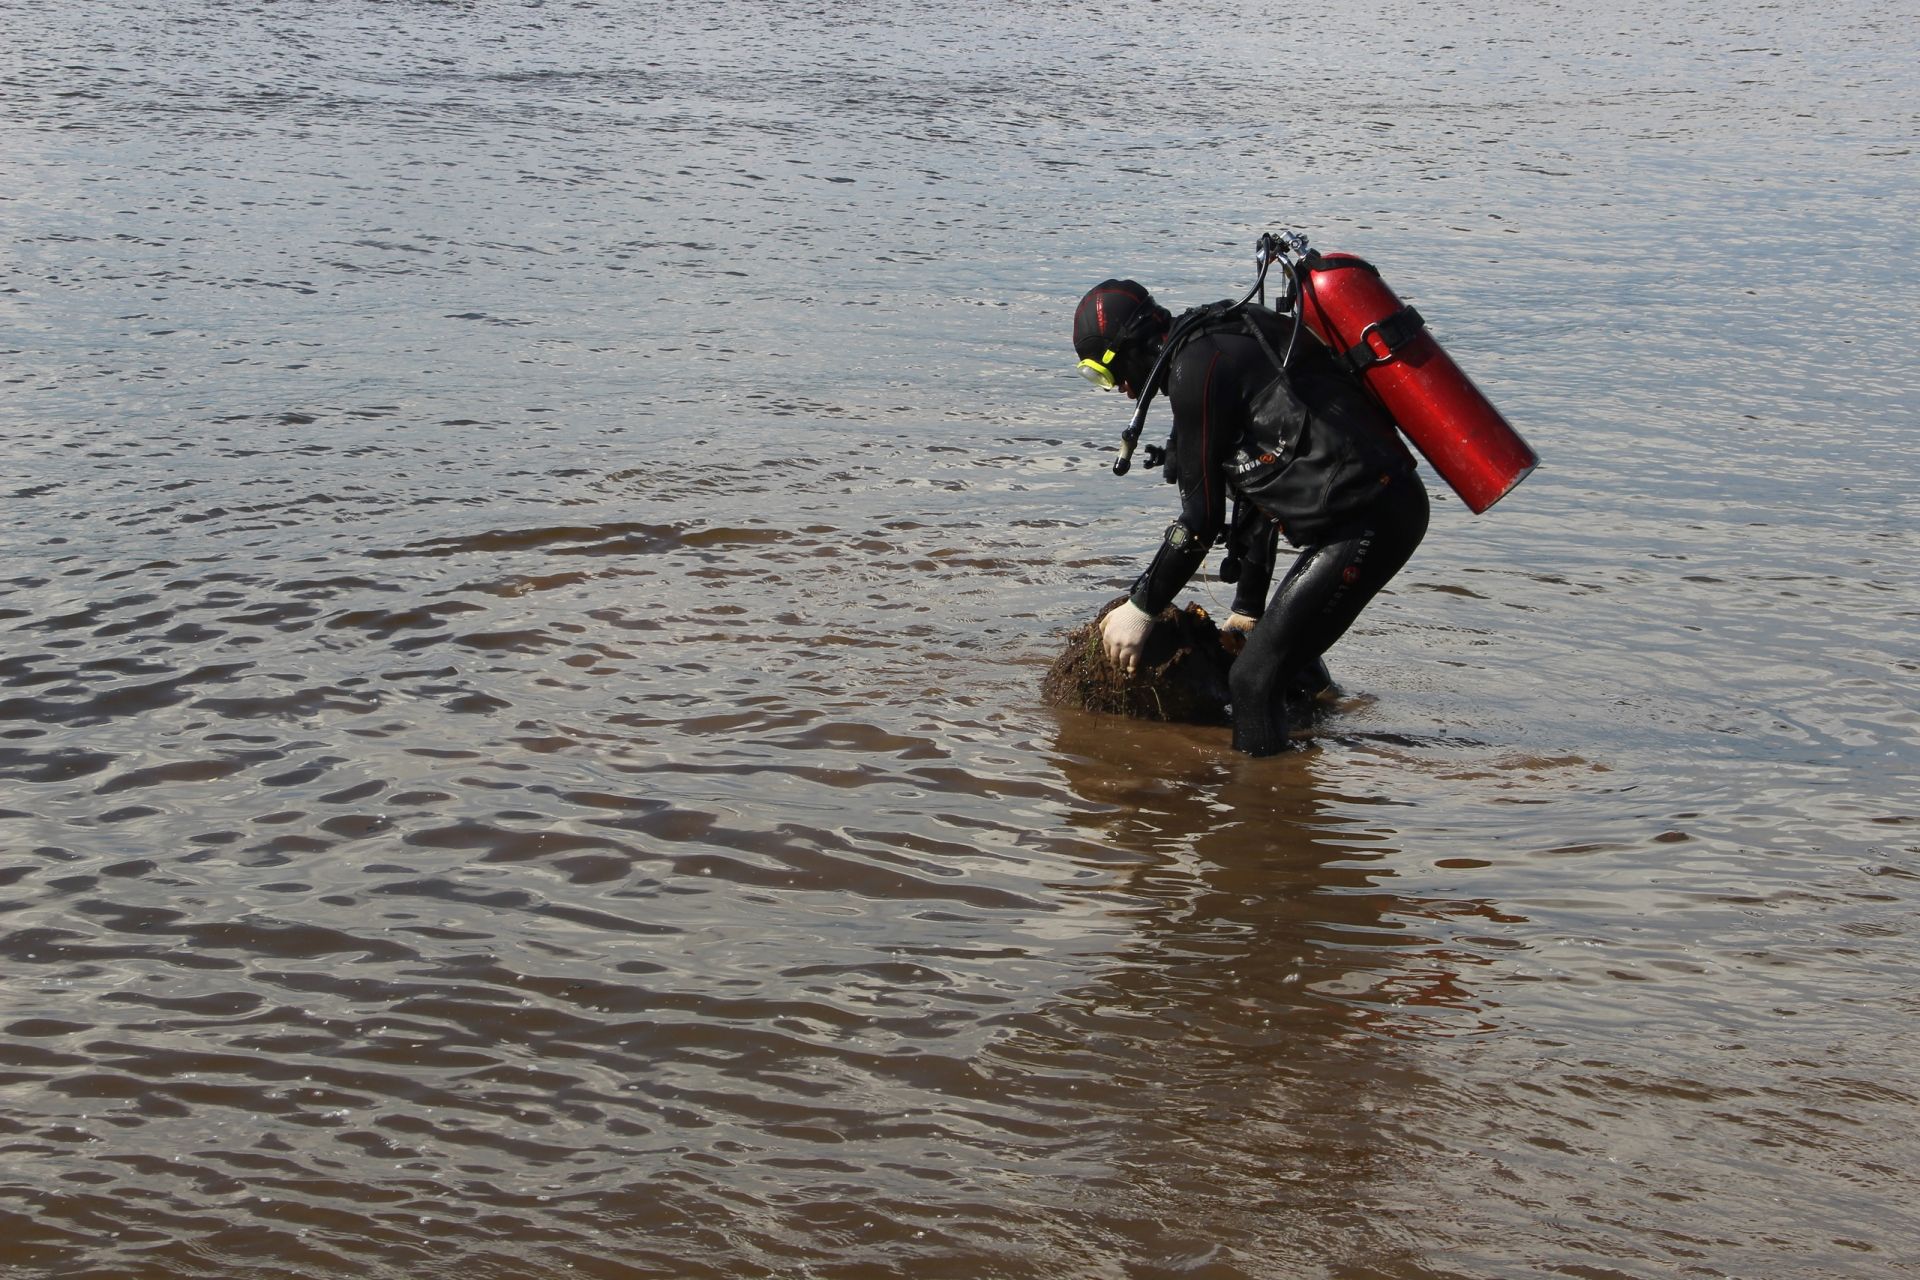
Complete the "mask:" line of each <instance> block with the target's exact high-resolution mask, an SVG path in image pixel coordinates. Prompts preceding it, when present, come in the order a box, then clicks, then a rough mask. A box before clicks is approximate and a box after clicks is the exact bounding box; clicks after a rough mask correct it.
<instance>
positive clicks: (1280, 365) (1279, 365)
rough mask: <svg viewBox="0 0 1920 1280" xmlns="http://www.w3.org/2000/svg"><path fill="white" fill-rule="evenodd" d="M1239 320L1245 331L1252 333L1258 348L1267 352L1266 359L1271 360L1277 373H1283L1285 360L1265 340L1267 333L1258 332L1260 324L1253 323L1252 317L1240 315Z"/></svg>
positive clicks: (1285, 369) (1285, 364) (1285, 366)
mask: <svg viewBox="0 0 1920 1280" xmlns="http://www.w3.org/2000/svg"><path fill="white" fill-rule="evenodd" d="M1241 320H1242V322H1243V323H1244V324H1245V325H1246V326H1247V332H1248V333H1250V334H1252V335H1253V340H1254V341H1255V342H1257V343H1259V344H1260V349H1261V350H1262V351H1264V352H1266V353H1267V359H1269V360H1271V361H1273V367H1274V370H1275V371H1276V372H1278V373H1285V372H1286V371H1287V362H1286V361H1284V360H1282V359H1281V358H1280V353H1279V352H1278V351H1275V350H1274V349H1273V344H1272V343H1271V342H1268V341H1267V335H1266V334H1264V333H1262V332H1260V326H1259V325H1257V324H1255V323H1254V321H1253V317H1252V316H1242V317H1241Z"/></svg>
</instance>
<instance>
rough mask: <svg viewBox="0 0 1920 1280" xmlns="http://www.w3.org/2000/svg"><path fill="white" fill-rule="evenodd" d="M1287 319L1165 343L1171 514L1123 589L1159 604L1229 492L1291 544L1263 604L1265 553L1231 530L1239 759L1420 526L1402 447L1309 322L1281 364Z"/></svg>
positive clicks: (1276, 728)
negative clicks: (1176, 344) (1235, 554)
mask: <svg viewBox="0 0 1920 1280" xmlns="http://www.w3.org/2000/svg"><path fill="white" fill-rule="evenodd" d="M1254 326H1257V332H1256V330H1255V328H1254ZM1291 327H1292V322H1291V320H1290V319H1288V318H1286V317H1282V316H1276V315H1275V314H1274V313H1273V312H1271V311H1267V310H1264V309H1260V308H1253V307H1248V308H1245V309H1243V310H1241V311H1239V312H1237V313H1234V314H1233V315H1231V316H1228V317H1227V318H1225V319H1223V320H1218V321H1214V322H1211V323H1209V324H1207V325H1206V326H1204V327H1203V328H1202V329H1201V331H1200V333H1199V336H1197V337H1193V338H1190V339H1188V340H1186V341H1185V342H1184V343H1183V344H1182V346H1181V347H1180V349H1179V350H1178V351H1177V352H1175V353H1174V356H1173V359H1172V361H1171V371H1170V373H1169V374H1168V382H1167V395H1168V399H1169V401H1170V402H1171V404H1172V406H1173V422H1174V430H1173V448H1172V451H1171V454H1170V456H1169V463H1170V466H1171V468H1172V469H1173V474H1174V477H1175V478H1176V479H1177V481H1178V483H1179V486H1180V518H1179V520H1178V521H1177V522H1175V523H1174V524H1173V525H1171V526H1169V527H1168V529H1167V536H1166V540H1165V542H1164V543H1163V544H1162V545H1161V547H1160V551H1159V553H1158V554H1157V555H1155V556H1154V559H1153V563H1152V564H1151V565H1149V566H1148V568H1147V571H1146V572H1145V573H1143V574H1141V575H1140V577H1139V579H1138V580H1137V581H1136V582H1135V583H1134V586H1133V592H1132V598H1133V602H1134V604H1136V605H1138V606H1139V607H1140V608H1142V609H1144V610H1146V611H1147V612H1148V613H1150V614H1158V613H1159V612H1160V610H1161V609H1163V608H1165V607H1166V606H1167V605H1168V604H1169V603H1171V602H1172V600H1173V597H1174V596H1175V595H1176V594H1177V593H1178V592H1179V590H1180V589H1181V588H1182V587H1184V586H1185V585H1186V584H1187V580H1188V579H1189V578H1191V577H1192V576H1193V574H1194V571H1195V570H1196V569H1198V568H1199V567H1200V564H1201V562H1202V561H1203V560H1204V559H1205V558H1206V555H1207V550H1208V548H1209V547H1211V546H1212V545H1213V541H1214V538H1215V535H1216V534H1217V533H1218V532H1219V531H1220V529H1221V526H1222V525H1223V523H1224V522H1225V520H1226V510H1227V499H1228V496H1229V491H1230V490H1231V491H1232V492H1233V493H1237V494H1239V495H1241V496H1243V497H1244V498H1245V499H1246V500H1247V501H1248V502H1249V503H1251V504H1252V505H1253V506H1255V507H1257V508H1258V510H1259V512H1260V513H1261V514H1262V515H1263V516H1265V517H1266V518H1267V519H1269V520H1271V521H1272V522H1274V526H1275V527H1276V528H1277V530H1278V532H1279V533H1281V534H1282V535H1284V536H1285V537H1286V539H1287V540H1288V541H1289V542H1291V543H1292V544H1293V545H1295V546H1296V547H1299V548H1301V552H1300V555H1299V557H1298V559H1296V560H1295V561H1294V563H1293V567H1292V568H1290V569H1289V570H1288V571H1287V573H1286V576H1285V577H1284V578H1282V579H1281V582H1280V586H1279V588H1278V589H1277V590H1276V591H1275V592H1274V594H1273V599H1272V600H1271V601H1263V597H1264V596H1265V594H1266V590H1267V587H1268V585H1269V583H1270V581H1271V575H1272V556H1271V552H1269V553H1268V554H1267V555H1265V556H1261V555H1259V554H1258V551H1259V543H1260V542H1261V538H1260V536H1259V531H1258V530H1245V529H1243V530H1242V531H1241V534H1240V538H1239V541H1240V542H1241V544H1242V545H1243V552H1242V554H1243V568H1242V574H1241V578H1240V582H1239V586H1238V589H1237V591H1236V593H1235V596H1234V606H1233V607H1234V611H1235V612H1237V613H1244V614H1248V615H1249V616H1257V617H1259V619H1260V622H1259V624H1258V625H1257V626H1256V627H1255V628H1254V629H1253V632H1252V633H1251V634H1250V635H1249V636H1248V637H1247V644H1246V647H1245V648H1244V649H1243V650H1242V651H1241V653H1240V656H1239V657H1238V658H1237V659H1235V661H1234V664H1233V675H1232V692H1233V745H1234V746H1235V747H1237V748H1239V749H1240V750H1242V751H1245V752H1248V753H1249V754H1252V755H1270V754H1272V753H1274V752H1276V751H1280V750H1282V749H1283V748H1285V746H1286V745H1287V725H1286V699H1285V692H1284V691H1285V687H1286V679H1287V678H1288V677H1290V676H1292V675H1293V674H1294V673H1296V672H1299V671H1300V670H1302V669H1303V668H1305V667H1307V666H1309V665H1310V664H1313V663H1314V662H1315V661H1316V660H1317V659H1318V658H1319V657H1320V655H1321V654H1322V653H1324V652H1326V650H1327V649H1328V648H1329V647H1330V646H1331V645H1332V644H1333V642H1334V641H1336V640H1338V639H1339V638H1340V637H1341V636H1342V635H1343V634H1344V633H1345V632H1346V630H1347V628H1348V627H1349V626H1350V625H1352V623H1353V620H1354V619H1355V618H1356V617H1357V616H1359V613H1360V610H1361V609H1362V608H1363V607H1364V606H1365V605H1366V603H1367V602H1368V601H1369V600H1371V599H1373V597H1374V596H1375V595H1376V594H1377V593H1378V592H1379V591H1380V589H1381V588H1382V587H1384V586H1385V585H1386V584H1387V582H1388V580H1389V579H1391V578H1392V577H1393V575H1394V574H1395V573H1397V572H1399V570H1400V567H1401V566H1402V565H1404V564H1405V563H1406V562H1407V558H1408V557H1409V556H1411V555H1412V554H1413V549H1414V548H1415V547H1417V546H1419V545H1420V539H1421V538H1422V537H1423V536H1424V535H1425V534H1426V529H1427V494H1426V489H1425V488H1424V486H1422V484H1421V483H1420V480H1419V478H1418V477H1417V476H1416V475H1415V474H1414V459H1413V455H1412V454H1411V453H1410V452H1408V450H1407V447H1406V445H1405V444H1403V443H1401V440H1400V437H1399V434H1398V432H1397V431H1396V430H1395V428H1394V425H1393V420H1392V418H1390V417H1388V416H1387V413H1386V411H1385V410H1384V409H1383V408H1381V406H1380V404H1379V403H1378V402H1377V401H1376V400H1374V399H1373V397H1372V396H1371V395H1370V394H1369V393H1368V392H1367V391H1366V389H1365V388H1364V387H1362V386H1361V385H1360V383H1359V381H1358V380H1357V379H1356V378H1355V377H1354V376H1353V375H1351V374H1349V373H1347V372H1346V371H1345V370H1344V369H1342V368H1341V367H1340V366H1339V365H1338V364H1336V363H1335V361H1334V359H1333V357H1332V355H1331V354H1330V353H1329V352H1328V351H1327V350H1326V348H1325V347H1323V346H1321V345H1320V343H1319V342H1317V341H1316V340H1315V339H1314V338H1313V337H1312V336H1311V335H1310V334H1302V335H1301V337H1300V339H1299V341H1298V342H1297V343H1295V344H1294V347H1293V351H1292V354H1291V356H1289V357H1287V371H1286V375H1285V376H1284V377H1283V376H1282V375H1281V373H1280V371H1279V368H1278V362H1279V360H1280V359H1281V358H1282V356H1283V354H1284V353H1285V352H1286V351H1287V340H1288V337H1289V331H1290V329H1291ZM1266 545H1267V546H1268V547H1271V545H1272V543H1271V539H1270V537H1269V538H1268V539H1267V540H1266ZM1263 603H1264V604H1265V608H1264V609H1263V608H1262V604H1263Z"/></svg>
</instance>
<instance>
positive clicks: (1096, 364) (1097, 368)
mask: <svg viewBox="0 0 1920 1280" xmlns="http://www.w3.org/2000/svg"><path fill="white" fill-rule="evenodd" d="M1113 356H1114V353H1113V352H1111V351H1109V352H1107V353H1106V355H1105V356H1104V357H1102V358H1101V359H1099V360H1082V361H1081V362H1080V376H1081V377H1083V378H1085V379H1086V380H1087V381H1088V382H1091V383H1092V384H1093V385H1094V386H1096V387H1099V388H1100V389H1101V390H1103V391H1111V390H1113V388H1114V385H1115V383H1116V382H1117V381H1118V380H1117V379H1116V378H1115V377H1114V376H1113V369H1112V367H1111V366H1112V364H1113Z"/></svg>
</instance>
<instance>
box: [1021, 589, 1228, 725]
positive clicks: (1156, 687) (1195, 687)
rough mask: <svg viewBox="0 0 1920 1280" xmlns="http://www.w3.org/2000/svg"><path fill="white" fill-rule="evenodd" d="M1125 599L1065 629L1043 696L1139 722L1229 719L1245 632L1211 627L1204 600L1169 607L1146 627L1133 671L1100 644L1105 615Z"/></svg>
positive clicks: (1064, 704)
mask: <svg viewBox="0 0 1920 1280" xmlns="http://www.w3.org/2000/svg"><path fill="white" fill-rule="evenodd" d="M1125 602H1126V597H1125V596H1120V597H1118V598H1116V599H1114V600H1112V601H1109V602H1108V604H1107V605H1106V606H1105V607H1104V608H1102V609H1101V610H1100V612H1099V613H1098V614H1097V615H1095V617H1094V619H1093V621H1092V622H1089V623H1087V624H1086V625H1084V626H1080V627H1076V628H1074V629H1073V630H1072V631H1070V632H1069V633H1067V637H1066V641H1065V644H1064V645H1063V646H1062V649H1061V653H1060V656H1059V657H1058V658H1056V659H1054V663H1053V667H1052V668H1051V669H1050V670H1049V671H1048V672H1047V678H1046V680H1045V681H1043V682H1042V684H1041V686H1040V695H1041V697H1042V698H1044V699H1045V700H1046V702H1047V704H1048V705H1049V706H1055V707H1077V708H1079V709H1080V710H1083V711H1103V712H1107V713H1110V714H1113V715H1123V716H1133V717H1135V718H1137V719H1141V720H1176V721H1180V722H1181V723H1184V724H1225V723H1227V719H1228V715H1227V704H1228V702H1229V701H1230V700H1231V698H1232V694H1231V693H1230V692H1229V691H1228V688H1227V673H1228V672H1229V671H1230V670H1232V668H1233V658H1234V655H1235V654H1237V653H1239V652H1240V646H1241V643H1242V641H1243V637H1242V636H1241V635H1240V633H1239V632H1237V631H1224V630H1222V629H1221V628H1220V627H1218V626H1216V625H1214V621H1213V619H1212V618H1209V617H1208V616H1207V611H1206V610H1205V609H1202V608H1201V607H1200V606H1199V605H1195V604H1190V605H1188V606H1186V607H1185V608H1184V609H1181V608H1175V607H1174V606H1172V605H1168V606H1167V607H1166V608H1165V609H1163V610H1161V611H1160V616H1159V617H1158V618H1157V619H1156V620H1155V626H1154V628H1153V630H1152V631H1150V632H1148V633H1147V645H1146V650H1145V652H1144V653H1142V654H1141V657H1140V665H1139V669H1138V670H1136V671H1135V672H1134V673H1133V674H1132V675H1128V674H1127V673H1126V672H1125V671H1124V670H1122V669H1121V668H1119V667H1116V666H1114V665H1113V663H1111V662H1109V661H1107V655H1106V654H1105V653H1104V652H1103V651H1102V650H1101V648H1100V619H1102V618H1104V617H1106V616H1107V615H1108V614H1109V613H1111V612H1113V610H1114V609H1115V608H1117V607H1118V606H1120V605H1121V604H1123V603H1125Z"/></svg>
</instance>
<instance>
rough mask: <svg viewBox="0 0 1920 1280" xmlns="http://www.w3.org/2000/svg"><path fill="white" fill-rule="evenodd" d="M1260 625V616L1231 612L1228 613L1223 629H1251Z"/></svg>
mask: <svg viewBox="0 0 1920 1280" xmlns="http://www.w3.org/2000/svg"><path fill="white" fill-rule="evenodd" d="M1259 625H1260V619H1258V618H1250V617H1248V616H1247V615H1246V614H1244V613H1230V614H1228V615H1227V624H1226V626H1224V627H1222V628H1221V630H1222V631H1251V630H1253V629H1254V628H1255V627H1257V626H1259Z"/></svg>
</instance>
